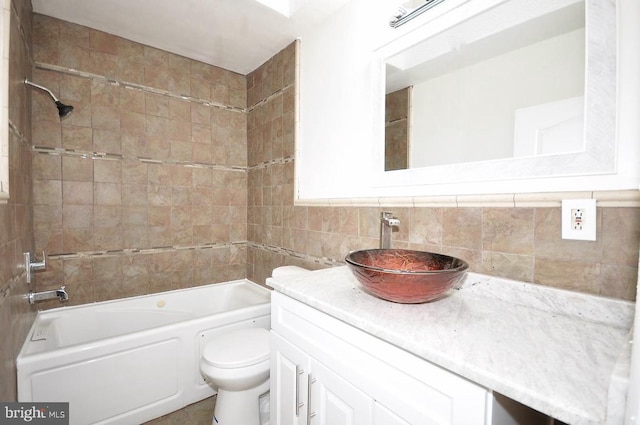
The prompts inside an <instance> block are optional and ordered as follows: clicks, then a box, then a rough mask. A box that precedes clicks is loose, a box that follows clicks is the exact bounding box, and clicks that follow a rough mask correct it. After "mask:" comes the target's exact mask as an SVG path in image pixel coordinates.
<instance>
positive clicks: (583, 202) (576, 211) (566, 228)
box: [562, 199, 597, 241]
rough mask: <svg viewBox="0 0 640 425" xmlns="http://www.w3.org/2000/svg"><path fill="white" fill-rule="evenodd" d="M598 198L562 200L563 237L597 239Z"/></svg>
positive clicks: (585, 239) (583, 239)
mask: <svg viewBox="0 0 640 425" xmlns="http://www.w3.org/2000/svg"><path fill="white" fill-rule="evenodd" d="M596 218H597V215H596V200H595V199H565V200H563V201H562V239H576V240H581V241H595V240H596V222H597V220H596Z"/></svg>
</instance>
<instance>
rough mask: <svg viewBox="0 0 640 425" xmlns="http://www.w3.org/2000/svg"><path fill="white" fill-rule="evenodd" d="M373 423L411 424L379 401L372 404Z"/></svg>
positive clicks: (390, 424)
mask: <svg viewBox="0 0 640 425" xmlns="http://www.w3.org/2000/svg"><path fill="white" fill-rule="evenodd" d="M373 425H411V424H410V423H409V422H407V421H405V420H404V419H402V418H401V417H400V416H398V415H396V414H395V413H393V412H392V411H391V410H389V409H387V408H386V407H384V406H383V405H381V404H380V403H374V406H373Z"/></svg>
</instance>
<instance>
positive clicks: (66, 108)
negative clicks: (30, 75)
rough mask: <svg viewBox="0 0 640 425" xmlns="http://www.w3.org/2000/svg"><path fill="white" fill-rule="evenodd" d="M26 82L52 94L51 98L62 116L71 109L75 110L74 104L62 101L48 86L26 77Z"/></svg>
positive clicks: (67, 113)
mask: <svg viewBox="0 0 640 425" xmlns="http://www.w3.org/2000/svg"><path fill="white" fill-rule="evenodd" d="M24 83H25V84H26V85H28V86H31V87H35V88H37V89H40V90H42V91H46V92H47V93H49V96H51V98H52V99H53V101H54V102H55V104H56V107H57V108H58V115H60V118H63V117H66V116H67V115H69V114H70V113H71V111H73V106H71V105H65V104H64V103H62V102H60V101H59V100H58V98H57V97H55V96H54V94H53V93H52V92H51V90H49V89H48V88H46V87H42V86H41V85H39V84H36V83H32V82H31V81H29V80H28V79H26V78H25V79H24Z"/></svg>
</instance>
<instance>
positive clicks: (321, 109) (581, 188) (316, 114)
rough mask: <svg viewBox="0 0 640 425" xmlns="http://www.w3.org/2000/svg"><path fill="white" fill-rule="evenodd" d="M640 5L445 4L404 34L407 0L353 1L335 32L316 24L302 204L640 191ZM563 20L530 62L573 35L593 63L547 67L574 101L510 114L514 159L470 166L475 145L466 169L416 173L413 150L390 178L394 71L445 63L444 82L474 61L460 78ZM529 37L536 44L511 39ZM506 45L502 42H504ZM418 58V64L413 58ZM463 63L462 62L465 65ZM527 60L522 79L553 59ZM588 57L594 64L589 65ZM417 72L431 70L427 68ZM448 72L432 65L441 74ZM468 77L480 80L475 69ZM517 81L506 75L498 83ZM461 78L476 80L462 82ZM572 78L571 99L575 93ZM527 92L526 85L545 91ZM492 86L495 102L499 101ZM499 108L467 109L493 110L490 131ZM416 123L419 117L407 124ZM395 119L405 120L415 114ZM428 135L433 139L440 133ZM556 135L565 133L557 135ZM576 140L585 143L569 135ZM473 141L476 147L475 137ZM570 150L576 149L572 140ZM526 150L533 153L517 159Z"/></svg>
mask: <svg viewBox="0 0 640 425" xmlns="http://www.w3.org/2000/svg"><path fill="white" fill-rule="evenodd" d="M634 1H635V0H611V1H604V2H603V1H600V0H541V1H537V2H530V1H526V0H483V1H474V0H445V1H442V2H439V3H438V4H437V5H436V6H434V7H432V8H431V9H429V10H427V11H425V12H424V13H421V14H419V16H417V17H416V18H414V19H412V20H411V21H409V22H407V23H405V24H403V25H402V26H400V27H397V28H391V27H390V26H389V20H390V18H392V16H393V13H394V12H395V9H394V7H396V6H397V5H398V4H400V3H401V2H402V0H398V1H397V2H396V3H394V4H391V5H390V4H389V2H386V1H381V2H369V1H365V0H354V1H352V2H349V3H348V4H347V5H346V6H345V7H344V8H343V9H341V11H340V13H338V14H336V15H335V16H333V17H332V18H331V19H329V20H328V21H327V22H326V23H325V25H323V26H321V27H318V28H309V29H308V30H307V31H306V32H305V33H304V34H302V35H301V55H300V67H299V76H300V78H299V99H300V103H299V108H298V115H297V118H296V119H297V130H296V131H297V139H296V173H295V175H296V189H295V190H296V202H297V203H299V204H303V203H307V202H309V203H314V204H322V203H323V202H329V203H340V204H343V203H349V204H354V203H366V204H368V203H374V204H380V203H382V202H387V203H388V202H396V203H397V202H401V203H402V204H403V205H404V204H406V203H409V204H412V203H413V202H414V201H413V200H415V199H417V198H420V202H421V203H424V202H426V201H425V199H427V198H429V197H431V196H445V197H446V198H448V199H455V197H457V196H458V195H462V196H464V195H494V194H507V195H512V194H519V193H527V194H532V195H534V196H537V195H536V194H542V197H544V194H545V193H548V192H582V193H584V192H585V191H626V190H637V189H638V186H639V184H640V167H638V166H637V164H638V163H639V162H640V143H638V140H639V139H640V123H639V122H638V120H637V116H638V114H640V101H639V100H638V99H639V98H640V97H639V96H638V94H639V92H638V90H637V88H638V83H637V74H638V69H639V66H640V65H639V62H640V54H639V53H638V41H637V37H636V36H635V32H634V31H635V30H634V28H635V27H636V25H637V22H636V21H637V19H636V18H635V15H633V13H629V12H628V11H629V9H630V8H631V9H633V7H632V2H634ZM630 6H631V7H630ZM583 9H584V11H583V12H581V13H580V11H582V10H583ZM625 10H626V11H627V12H625ZM554 11H557V12H558V14H556V13H554ZM576 12H578V13H576ZM576 17H577V19H576ZM554 20H557V21H560V22H565V25H564V27H562V28H561V29H555V30H547V31H551V33H552V34H551V35H550V37H551V38H550V39H551V41H549V37H547V38H546V39H543V38H541V39H540V40H533V41H531V42H530V44H529V45H527V44H526V43H525V45H523V46H519V49H520V50H519V51H520V52H521V54H522V49H523V48H524V49H527V48H529V47H531V46H532V45H535V44H536V43H534V42H538V43H548V44H551V45H552V46H554V48H553V52H556V50H555V46H556V45H557V43H554V42H553V37H554V36H555V37H568V38H572V40H573V42H574V43H576V46H578V47H574V48H573V50H572V51H571V54H572V55H574V53H579V54H577V55H574V56H576V57H578V59H579V60H575V61H573V62H571V65H570V66H569V65H567V64H566V63H565V64H562V63H561V64H560V65H556V68H555V69H552V68H549V69H547V70H546V72H547V73H546V74H544V73H539V74H540V75H546V76H547V77H545V78H543V80H545V79H546V80H552V81H551V82H552V83H556V86H558V85H559V86H560V88H561V89H562V90H565V93H561V94H560V95H558V96H556V97H553V96H546V97H545V98H541V99H533V100H527V101H526V102H523V103H521V104H519V105H516V107H512V108H511V109H510V111H511V112H510V115H509V116H508V120H509V121H508V122H509V123H510V124H509V127H508V128H507V130H506V131H505V130H504V129H503V130H501V132H502V134H507V137H506V138H504V139H506V140H507V141H508V142H507V144H506V145H505V146H507V147H508V149H509V150H510V152H508V154H504V155H497V156H493V157H486V158H483V157H481V158H463V159H462V160H460V158H461V157H462V155H461V153H460V151H461V150H462V149H467V148H465V147H464V145H463V146H462V147H456V148H455V149H451V150H450V151H452V154H453V155H454V156H455V159H456V160H458V162H455V161H454V162H453V163H452V162H451V161H449V162H440V163H431V164H426V165H421V166H414V167H411V166H410V165H411V164H410V161H411V158H409V155H411V153H407V154H406V155H405V157H406V160H405V162H406V164H405V165H403V164H395V165H394V168H393V169H392V170H390V171H385V147H384V146H385V120H386V118H388V117H386V116H385V113H386V110H385V101H386V99H385V96H386V93H387V78H386V73H387V67H389V68H390V69H391V67H392V66H393V67H394V68H397V69H401V68H414V66H413V65H412V64H411V63H410V62H411V61H414V60H415V58H420V60H418V61H417V64H419V63H421V62H420V61H422V62H425V61H426V62H427V63H430V64H431V65H433V64H436V65H438V66H439V67H440V68H438V66H437V67H436V71H438V69H440V72H441V73H442V69H446V66H445V65H447V66H448V65H449V63H448V62H451V63H453V64H454V65H455V64H456V63H457V65H460V64H462V65H464V66H462V67H461V68H460V67H458V68H459V69H465V68H468V67H470V66H477V65H478V64H479V63H481V62H482V61H475V62H474V61H472V60H470V59H465V57H464V53H465V52H466V51H467V50H470V49H469V48H471V47H474V46H481V45H482V44H485V51H487V50H492V49H494V48H496V47H499V46H501V45H505V44H509V42H510V41H512V40H511V38H512V39H514V40H516V39H520V38H526V37H524V36H532V35H533V34H536V33H537V32H541V33H543V34H544V32H545V31H541V30H540V29H538V30H537V31H534V30H532V29H531V28H532V27H530V25H533V23H545V22H546V23H547V28H552V29H553V28H554V27H553V25H551V26H549V25H548V24H549V23H550V22H554ZM576 22H577V23H576ZM583 24H584V30H583V29H582V25H583ZM540 28H542V29H544V28H545V26H544V25H542V26H541V27H540ZM518 32H520V33H522V34H524V36H522V35H520V36H518V37H515V36H513V37H511V34H516V33H518ZM505 35H506V37H505ZM501 37H502V38H503V41H501V42H496V43H494V42H493V41H492V40H499V39H500V38H501ZM578 43H579V45H578ZM516 47H517V46H516ZM569 49H572V48H571V47H569ZM516 50H518V49H516ZM541 50H543V53H553V52H547V51H546V50H549V49H544V48H543V49H541ZM578 50H579V52H578ZM480 51H482V49H480ZM405 53H406V55H405V56H407V57H404V58H403V57H402V55H403V54H405ZM458 53H459V54H460V55H458V56H456V54H458ZM498 53H499V52H498ZM502 53H503V54H504V53H506V52H505V51H503V52H502ZM563 55H564V54H563V53H561V51H557V52H556V56H563ZM497 56H498V57H500V56H501V55H500V54H498V55H497ZM525 56H527V55H526V54H525ZM494 57H495V55H494ZM429 58H430V59H429ZM488 58H490V57H486V58H485V61H486V60H487V59H488ZM427 59H428V60H427ZM527 59H529V63H527V64H525V65H523V63H524V62H522V63H521V61H515V62H516V63H515V64H512V68H511V69H517V68H516V66H518V65H519V66H520V67H521V68H523V67H524V68H527V67H529V68H530V67H534V66H536V63H541V62H542V61H541V60H538V62H536V60H535V59H534V60H533V61H531V57H529V56H527ZM465 61H467V62H465ZM580 61H584V63H583V64H582V69H581V68H580ZM415 68H416V70H418V69H421V67H420V66H416V67H415ZM454 68H455V67H454ZM569 68H571V69H572V72H571V73H568V72H567V73H566V75H564V76H563V79H559V78H558V79H557V81H556V79H555V77H554V76H555V75H558V74H559V73H565V72H566V71H567V70H568V69H569ZM436 71H434V70H433V69H431V72H436ZM511 73H512V74H513V73H515V71H512V72H511ZM467 74H471V75H472V76H474V75H476V74H475V73H474V72H467ZM492 75H493V73H491V72H489V73H488V77H485V78H480V79H477V80H479V81H480V82H484V81H485V80H486V79H488V78H490V77H491V76H492ZM508 75H509V74H507V76H508ZM549 76H551V77H549ZM504 78H506V77H499V78H495V77H494V79H496V80H498V83H500V82H501V79H504ZM470 80H472V81H471V82H473V79H470ZM452 81H454V82H455V83H456V84H461V83H462V82H464V84H468V81H465V80H462V79H461V78H458V77H456V79H453V80H452ZM568 81H570V82H571V85H572V88H571V90H566V89H567V88H568V85H569V84H568V83H567V82H568ZM476 82H477V81H476ZM514 84H515V87H518V85H519V86H527V85H529V84H533V83H526V82H515V83H514ZM478 85H479V86H480V87H479V88H477V89H474V90H480V89H482V87H483V84H478ZM404 86H406V84H405V85H404ZM498 86H500V84H498ZM397 87H403V86H402V85H399V86H397ZM397 87H396V88H397ZM390 90H391V86H390ZM491 90H495V89H491ZM491 90H488V93H490V94H491V93H493V92H492V91H491ZM534 94H538V93H534ZM479 97H482V96H479ZM485 97H487V96H486V95H485ZM445 98H446V96H445ZM581 98H584V100H582V99H581ZM492 100H494V99H490V102H489V105H490V106H491V104H492V103H491V101H492ZM458 102H459V103H464V101H458ZM581 102H583V106H581ZM450 106H451V105H447V104H445V106H444V107H442V106H440V107H437V108H436V109H435V111H436V112H435V113H434V115H433V116H434V117H437V113H441V112H442V109H443V108H449V107H450ZM462 106H465V105H462ZM490 106H489V107H490ZM438 108H440V109H438ZM486 108H488V106H475V107H474V108H469V111H470V112H467V113H468V114H471V116H472V117H474V116H475V115H473V113H474V112H476V111H478V110H480V109H483V110H482V111H481V112H482V114H477V116H476V118H477V117H482V120H479V123H480V124H482V123H483V122H484V119H485V118H486V115H487V114H486V112H487V111H484V109H486ZM538 108H541V109H543V111H542V113H541V112H540V111H538V110H536V109H538ZM406 109H407V111H408V108H406ZM558 109H559V110H560V111H561V113H562V114H564V115H565V116H564V118H562V119H561V120H560V122H557V121H556V122H554V121H553V120H551V121H550V122H547V118H550V119H555V118H557V117H556V115H559V113H556V112H555V111H556V110H558ZM516 110H517V112H518V115H520V116H523V117H519V124H518V128H519V131H518V133H522V134H524V135H525V136H524V137H519V140H525V141H527V142H526V143H525V142H523V143H518V144H516V142H515V140H516V136H515V134H516V130H515V128H516V124H515V114H516ZM567 110H569V111H567ZM567 112H568V113H567ZM581 114H582V115H584V117H583V118H582V117H581ZM527 115H529V116H527ZM408 116H409V114H408V112H407V113H406V115H405V118H406V117H408ZM449 116H450V117H454V120H453V124H451V120H449V126H452V125H453V126H456V125H457V124H458V123H459V121H461V120H462V119H457V120H456V119H455V118H456V117H458V116H459V115H458V114H457V113H453V114H450V115H449ZM541 117H542V118H541ZM545 117H546V118H545ZM390 119H391V120H398V119H400V120H401V119H402V115H401V114H399V115H396V116H393V117H390ZM411 121H413V122H410V124H409V125H410V128H408V130H410V131H411V130H415V129H414V128H413V124H415V118H414V119H413V120H411ZM487 122H488V120H487ZM423 124H424V123H423ZM424 127H426V128H427V129H428V128H430V125H424ZM503 127H504V126H503ZM505 128H506V127H505ZM549 128H551V129H555V130H560V131H558V132H555V133H550V132H546V131H545V129H549ZM538 129H542V130H541V131H537V130H538ZM520 130H522V131H520ZM466 131H467V132H471V133H478V132H479V131H478V130H466ZM537 133H540V136H539V137H537V138H534V139H533V140H534V141H535V142H536V143H534V142H533V141H531V140H532V139H531V137H528V136H531V134H537ZM565 133H568V134H570V135H571V137H566V136H565ZM398 134H401V132H399V133H398ZM527 135H528V136H527ZM396 136H397V135H396ZM547 136H549V137H547ZM493 138H496V139H497V137H493V136H492V137H491V139H493ZM459 139H461V140H462V141H464V140H465V139H466V136H465V137H459ZM487 139H488V138H485V140H482V141H480V142H477V146H476V147H478V146H479V147H480V149H477V150H478V151H479V152H480V153H481V154H484V153H486V152H484V150H487V151H489V149H485V146H486V145H485V143H486V140H487ZM557 140H561V141H562V142H564V141H566V140H568V142H567V143H566V144H564V143H560V144H559V143H558V142H557ZM412 143H415V140H412ZM450 144H451V146H453V143H452V142H451V143H450V142H449V141H446V142H441V143H439V144H438V143H436V146H437V148H436V150H438V149H441V150H443V151H444V148H445V147H447V148H448V147H449V145H450ZM516 145H518V146H520V145H522V146H520V147H518V149H516ZM550 146H551V147H552V148H551V149H549V147H550ZM468 150H471V149H468ZM407 152H410V151H409V150H407ZM437 153H440V152H437ZM450 154H451V152H450ZM465 154H466V152H465ZM467 198H468V197H467ZM389 199H390V201H387V200H389ZM443 199H444V198H441V199H440V200H443ZM436 201H438V200H436ZM438 202H439V201H438Z"/></svg>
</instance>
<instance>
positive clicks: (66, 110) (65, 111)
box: [56, 100, 73, 118]
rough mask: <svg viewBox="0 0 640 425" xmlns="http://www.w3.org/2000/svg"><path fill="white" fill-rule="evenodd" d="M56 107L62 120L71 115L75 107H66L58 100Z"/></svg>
mask: <svg viewBox="0 0 640 425" xmlns="http://www.w3.org/2000/svg"><path fill="white" fill-rule="evenodd" d="M56 107H57V108H58V115H60V118H63V117H66V116H67V115H69V114H70V113H71V111H73V106H71V105H65V104H64V103H62V102H60V101H59V100H56Z"/></svg>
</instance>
